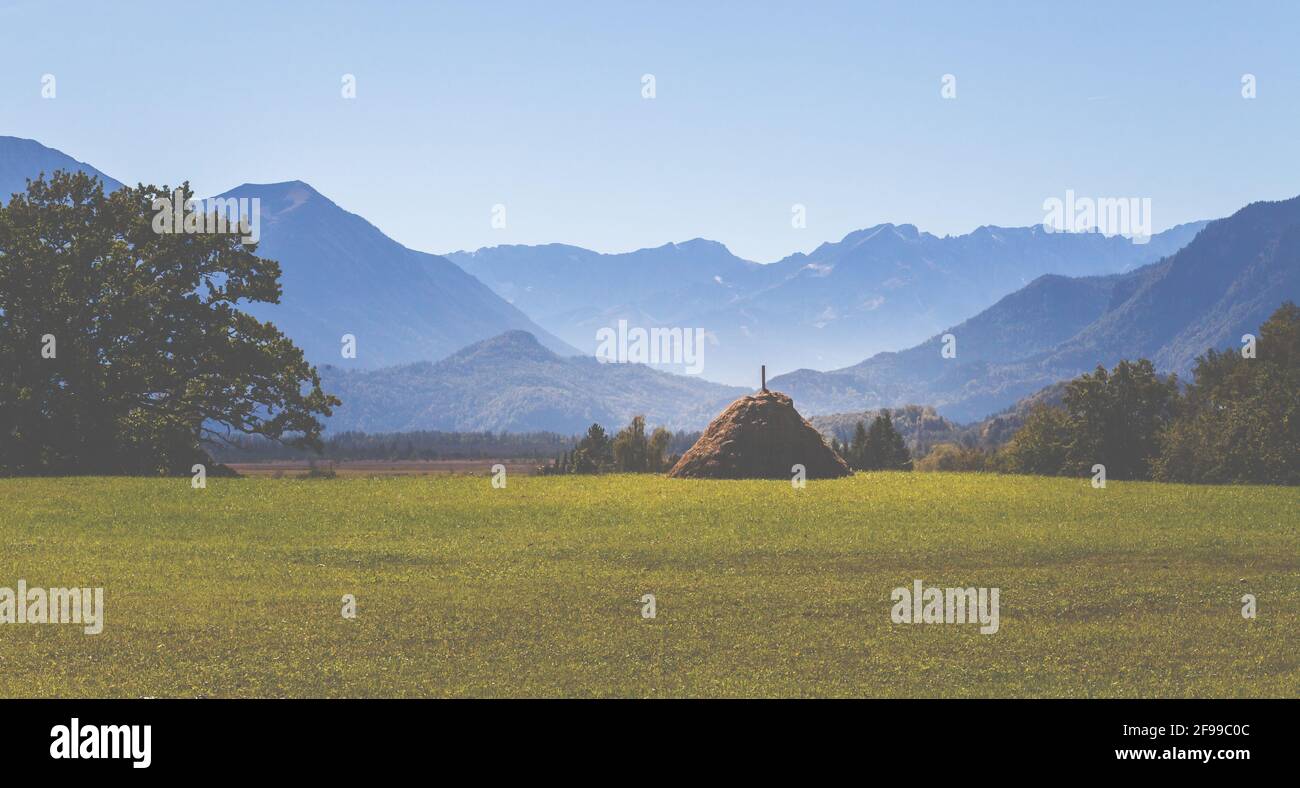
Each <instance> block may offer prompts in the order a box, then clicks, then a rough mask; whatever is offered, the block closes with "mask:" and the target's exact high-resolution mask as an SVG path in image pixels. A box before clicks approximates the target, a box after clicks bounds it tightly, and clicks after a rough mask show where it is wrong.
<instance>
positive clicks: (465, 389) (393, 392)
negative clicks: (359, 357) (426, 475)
mask: <svg viewBox="0 0 1300 788" xmlns="http://www.w3.org/2000/svg"><path fill="white" fill-rule="evenodd" d="M320 373H321V382H322V385H323V386H324V387H325V389H326V390H327V391H329V392H330V393H331V394H334V395H336V396H338V397H339V398H340V399H341V400H342V401H343V404H342V405H341V406H340V407H338V408H336V409H335V414H334V416H333V417H332V418H331V419H329V421H328V422H327V427H328V429H329V431H331V432H341V431H345V430H360V431H363V432H400V431H405V430H443V431H456V432H480V431H491V432H502V431H506V432H527V431H533V430H549V431H552V432H559V433H563V434H575V433H578V432H581V431H583V430H586V428H587V427H589V426H590V425H591V424H592V423H593V422H597V423H600V424H602V425H604V426H605V427H606V429H614V428H618V427H621V426H622V425H624V424H626V423H628V422H629V421H631V420H632V417H633V416H635V415H643V416H645V417H646V420H647V422H648V423H649V424H651V425H654V426H664V427H668V428H670V429H690V428H696V427H699V426H701V425H703V424H706V423H708V421H709V420H710V419H712V418H713V416H714V415H716V414H717V412H718V411H719V410H721V409H722V408H723V407H724V406H725V405H727V404H728V403H730V402H731V401H732V400H734V399H736V398H737V397H739V396H740V395H741V394H745V393H747V392H748V390H747V389H743V388H736V387H732V386H723V385H720V384H717V383H710V382H708V381H705V380H700V379H699V378H694V377H688V376H685V375H673V374H670V373H668V372H663V371H660V370H656V369H651V368H650V367H648V366H645V365H642V364H605V363H601V362H599V361H597V360H596V359H594V358H591V357H584V356H571V357H563V356H560V355H558V354H556V353H554V352H552V351H551V350H549V349H547V348H546V347H543V346H542V344H541V343H539V342H538V341H537V339H536V338H535V337H534V336H533V335H532V334H529V333H527V332H525V331H508V332H506V333H504V334H501V335H500V336H497V337H493V338H491V339H488V340H484V341H482V342H477V343H475V344H473V345H471V346H469V347H467V348H464V349H463V350H460V351H458V352H457V353H454V354H452V355H451V356H449V357H448V358H445V359H443V360H441V361H438V362H427V361H426V362H420V363H418V364H407V365H402V366H397V367H391V368H388V369H379V370H343V369H340V368H338V367H335V366H325V367H321V368H320Z"/></svg>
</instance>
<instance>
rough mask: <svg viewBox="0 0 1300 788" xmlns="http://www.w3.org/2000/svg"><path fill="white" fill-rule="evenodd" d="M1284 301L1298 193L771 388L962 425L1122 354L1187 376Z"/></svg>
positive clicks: (1294, 268) (812, 407)
mask: <svg viewBox="0 0 1300 788" xmlns="http://www.w3.org/2000/svg"><path fill="white" fill-rule="evenodd" d="M1287 299H1290V300H1298V301H1300V198H1295V199H1292V200H1287V201H1284V202H1271V203H1254V204H1252V205H1249V206H1247V207H1245V208H1243V209H1241V210H1240V211H1238V212H1237V213H1236V214H1234V215H1232V216H1231V217H1228V218H1226V219H1220V220H1217V221H1214V222H1210V223H1209V224H1207V225H1206V226H1205V228H1204V229H1203V230H1202V231H1201V232H1200V233H1199V234H1198V235H1197V236H1196V238H1195V240H1193V241H1192V242H1191V243H1189V244H1188V245H1187V246H1186V247H1185V248H1183V249H1181V250H1180V251H1178V252H1177V253H1175V254H1173V255H1172V256H1170V257H1169V258H1167V259H1165V260H1162V261H1160V262H1158V263H1153V264H1150V265H1147V266H1144V267H1142V268H1139V269H1137V270H1135V271H1131V272H1128V273H1124V274H1113V275H1110V276H1102V277H1083V278H1068V277H1060V276H1045V277H1042V278H1039V279H1037V280H1035V281H1034V282H1032V283H1031V284H1030V285H1029V286H1028V287H1025V288H1023V289H1021V290H1019V291H1017V292H1015V293H1012V294H1011V295H1009V296H1006V297H1005V298H1003V299H1001V300H999V301H998V302H997V303H996V304H995V305H993V306H992V307H990V308H989V309H987V310H985V311H983V312H981V313H980V314H978V315H976V316H975V317H973V318H971V319H970V320H967V321H965V322H962V323H959V324H957V325H955V326H953V327H952V328H949V329H947V330H946V331H943V332H941V333H940V334H936V335H935V336H933V337H931V338H930V339H929V340H927V341H925V342H923V343H921V344H919V345H917V346H915V347H912V348H909V349H908V350H905V351H901V352H897V353H879V354H876V355H874V356H872V357H870V358H868V359H867V360H865V361H862V362H860V363H858V364H854V365H852V366H850V367H845V368H842V369H837V370H833V371H831V372H815V371H813V370H798V371H796V372H794V373H791V374H789V375H784V376H780V377H778V378H776V379H775V380H773V381H771V383H772V385H773V386H774V387H776V388H778V389H780V390H782V391H785V392H787V393H789V394H790V395H791V396H793V397H794V398H795V399H796V400H800V401H802V402H803V403H805V404H804V407H805V408H807V409H808V410H809V412H812V413H832V412H840V411H859V410H863V409H869V408H878V407H893V406H898V405H901V404H904V403H914V402H923V403H927V404H931V405H934V406H936V407H937V408H938V410H939V412H940V413H942V414H943V415H945V416H947V417H948V418H951V419H956V420H959V421H970V420H974V419H979V418H982V417H983V416H985V415H987V414H989V413H992V412H995V411H997V410H1000V409H1002V408H1005V407H1007V406H1009V405H1011V404H1013V403H1015V402H1016V401H1017V400H1019V399H1020V398H1022V397H1025V396H1027V395H1030V394H1032V393H1034V392H1036V391H1038V390H1040V389H1042V388H1043V387H1045V386H1048V385H1050V384H1052V383H1053V382H1056V381H1060V380H1063V379H1066V378H1070V377H1074V376H1076V375H1078V374H1080V373H1082V372H1085V371H1089V370H1091V369H1093V368H1094V367H1096V365H1098V364H1105V365H1107V366H1111V365H1113V364H1115V363H1116V362H1117V361H1119V359H1121V358H1130V359H1136V358H1140V357H1146V358H1150V359H1151V360H1152V361H1153V362H1155V363H1156V365H1157V367H1158V368H1160V369H1161V370H1163V371H1166V372H1177V373H1179V374H1180V375H1184V376H1186V375H1187V374H1188V373H1189V372H1190V369H1191V365H1192V362H1193V361H1194V360H1195V358H1196V356H1198V355H1200V354H1201V353H1204V352H1205V350H1206V349H1207V348H1210V347H1219V348H1222V347H1237V346H1239V343H1240V339H1241V336H1242V334H1245V333H1247V332H1254V331H1255V330H1256V329H1257V328H1258V327H1259V325H1260V324H1261V323H1262V322H1263V321H1264V320H1265V319H1266V318H1267V317H1268V315H1269V314H1270V313H1272V311H1273V310H1274V309H1276V308H1277V307H1278V306H1279V305H1280V304H1281V303H1282V301H1284V300H1287ZM945 333H951V334H952V335H953V336H954V337H955V338H956V342H957V345H956V347H957V356H956V358H953V359H944V358H943V357H942V355H941V348H942V345H943V342H942V334H945Z"/></svg>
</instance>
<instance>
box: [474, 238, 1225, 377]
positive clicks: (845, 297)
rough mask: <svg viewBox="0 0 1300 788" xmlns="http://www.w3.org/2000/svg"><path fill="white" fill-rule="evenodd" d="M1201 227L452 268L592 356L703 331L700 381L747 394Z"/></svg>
mask: <svg viewBox="0 0 1300 788" xmlns="http://www.w3.org/2000/svg"><path fill="white" fill-rule="evenodd" d="M1202 226H1204V223H1203V222H1197V223H1193V224H1187V225H1181V226H1179V227H1175V228H1173V229H1170V230H1167V231H1165V232H1163V233H1159V234H1157V235H1155V236H1154V237H1153V238H1152V239H1151V240H1150V242H1149V243H1146V244H1135V243H1133V242H1131V241H1129V240H1128V239H1126V238H1122V237H1115V236H1111V237H1107V236H1103V235H1101V234H1099V233H1048V232H1044V231H1043V230H1042V228H1041V227H1026V228H1002V227H981V228H979V229H978V230H975V231H974V232H972V233H968V234H966V235H960V236H947V237H943V238H940V237H937V236H934V235H931V234H929V233H924V232H920V231H918V230H917V229H916V228H915V227H913V226H911V225H892V224H882V225H878V226H876V227H871V228H868V229H865V230H858V231H856V232H853V233H850V234H849V235H847V236H845V237H844V238H843V239H842V240H840V241H838V242H834V243H825V244H822V245H821V246H819V247H818V248H817V249H816V250H814V251H813V252H812V253H811V254H795V255H791V256H790V257H787V258H785V259H783V260H780V261H778V262H776V263H772V264H770V265H758V264H756V263H752V262H749V261H746V260H742V259H740V258H738V257H736V256H735V255H732V254H731V253H730V252H729V251H727V249H726V247H724V246H723V245H722V244H719V243H716V242H713V241H705V240H702V239H696V240H694V241H688V242H686V243H682V244H668V245H665V246H661V247H657V248H654V249H642V250H640V251H637V252H631V253H627V254H612V255H607V254H598V253H596V252H592V251H589V250H586V249H581V248H579V247H574V246H563V245H558V244H552V245H547V246H501V247H492V248H487V249H480V250H478V251H477V252H456V253H453V254H451V255H449V257H450V258H451V259H452V260H454V261H455V262H457V263H459V264H460V265H462V266H464V267H465V268H466V270H468V271H470V272H471V273H473V274H475V275H476V276H478V277H479V278H480V279H482V280H483V281H484V282H485V283H486V284H488V286H490V287H491V288H493V290H495V291H496V292H497V293H498V294H500V295H501V296H502V297H504V298H506V299H507V300H509V301H511V302H512V303H514V304H516V305H517V306H519V307H520V308H522V309H523V310H524V311H525V312H527V313H528V314H529V315H531V316H532V317H533V318H534V319H535V320H537V322H539V323H540V324H542V325H543V326H545V327H546V328H547V329H549V330H551V331H552V332H554V333H555V334H556V335H557V336H559V337H561V338H562V339H564V340H565V341H567V342H569V343H570V344H572V345H574V346H575V347H577V348H579V349H581V350H583V351H584V352H588V353H590V352H593V351H594V349H595V345H596V331H597V330H598V329H600V328H602V327H607V326H610V327H612V326H615V325H617V322H618V320H620V319H625V320H627V321H629V325H632V326H638V325H639V326H642V327H646V328H648V327H652V326H667V327H681V328H702V329H704V330H706V331H707V332H709V333H710V335H711V336H712V337H713V338H714V339H715V340H716V343H712V342H711V343H710V344H709V345H708V346H707V354H706V362H705V370H704V374H706V375H707V376H709V377H710V378H713V379H717V380H726V381H732V382H745V383H748V382H750V381H752V380H753V378H754V374H755V370H757V368H758V366H759V365H760V364H766V365H767V367H768V369H769V370H770V371H772V372H774V373H776V372H781V371H785V370H792V369H797V368H800V367H813V368H820V369H825V368H827V367H836V366H843V365H846V364H849V363H852V362H853V361H855V360H857V359H861V358H863V357H864V356H866V355H869V354H871V353H873V352H877V351H881V350H890V349H894V348H898V347H906V346H908V345H911V344H914V343H916V342H919V341H921V340H923V339H924V338H925V337H927V336H930V335H931V334H933V333H935V332H936V331H939V330H940V329H942V328H943V327H944V326H948V325H952V323H953V322H954V321H956V320H959V319H961V318H963V317H966V316H969V315H973V314H976V313H977V312H979V311H980V310H982V309H984V308H987V307H988V306H990V305H991V304H993V303H994V302H996V301H997V300H998V299H999V298H1001V297H1002V296H1004V295H1006V294H1007V293H1010V292H1012V291H1014V290H1016V289H1018V288H1020V287H1023V286H1024V285H1026V284H1028V283H1029V282H1031V281H1033V280H1034V279H1036V278H1038V277H1039V276H1042V275H1044V274H1052V273H1055V274H1067V275H1071V276H1083V275H1102V274H1111V273H1117V272H1123V271H1128V270H1131V269H1132V268H1135V267H1137V266H1140V265H1144V264H1147V263H1151V262H1154V261H1156V260H1159V259H1161V258H1162V257H1164V256H1166V255H1168V254H1171V253H1172V252H1174V251H1176V250H1178V249H1179V248H1181V247H1182V246H1184V245H1185V244H1186V243H1187V242H1188V241H1189V240H1191V238H1192V236H1194V235H1195V234H1196V232H1197V230H1199V229H1200V228H1201V227H1202Z"/></svg>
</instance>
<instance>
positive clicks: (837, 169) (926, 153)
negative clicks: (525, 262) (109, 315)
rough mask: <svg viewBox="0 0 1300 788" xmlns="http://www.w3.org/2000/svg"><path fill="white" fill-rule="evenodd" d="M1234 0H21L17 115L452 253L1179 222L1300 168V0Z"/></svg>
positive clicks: (744, 248) (8, 7) (155, 170)
mask: <svg viewBox="0 0 1300 788" xmlns="http://www.w3.org/2000/svg"><path fill="white" fill-rule="evenodd" d="M1210 5H1211V4H1209V3H1187V2H1179V3H1133V2H1118V3H1106V2H1089V3H1085V4H1061V3H1029V2H1025V3H1012V2H996V3H993V2H989V3H976V2H962V3H952V4H947V3H942V4H925V3H903V2H900V3H890V4H868V3H830V2H827V3H817V2H807V3H791V2H780V3H776V2H773V3H739V2H735V3H732V2H727V3H723V2H716V3H714V2H702V1H701V0H695V2H682V3H638V4H631V3H621V2H615V1H614V0H606V2H602V3H570V2H563V3H540V2H528V3H525V2H519V3H514V2H490V3H484V2H473V3H471V2H464V3H413V2H412V3H405V2H390V3H376V2H367V3H362V2H345V3H327V2H310V3H306V2H304V3H292V4H290V3H280V2H260V3H247V4H245V3H240V2H226V3H219V4H215V5H212V4H179V5H174V4H158V3H143V2H139V3H137V2H125V1H124V2H96V3H89V2H87V3H57V2H12V1H10V0H0V134H8V135H13V136H18V137H31V138H34V139H37V140H39V141H40V142H42V143H44V144H46V145H49V146H51V147H55V148H58V149H60V150H62V151H64V152H65V153H68V154H70V155H72V156H74V157H76V158H78V159H81V160H83V161H86V162H88V163H90V164H93V165H94V166H96V167H98V168H99V169H101V170H103V171H105V172H106V173H108V174H110V175H112V176H114V177H116V178H118V179H120V180H123V181H127V182H130V183H135V182H137V181H145V182H151V183H157V184H163V183H175V182H178V181H180V180H183V179H186V178H188V179H189V180H190V181H191V182H192V183H193V184H194V185H195V187H196V189H197V191H198V192H199V193H201V194H213V193H217V192H220V191H224V190H226V189H228V188H230V187H233V186H235V185H238V184H240V183H244V182H255V183H264V182H272V181H283V180H292V179H300V180H304V181H307V182H309V183H311V184H312V185H313V186H315V187H316V188H317V189H319V190H320V191H321V192H322V193H324V194H325V195H326V196H328V197H330V198H331V199H333V200H334V201H335V202H337V203H339V204H340V205H341V206H343V207H344V208H346V209H348V210H351V211H354V212H356V213H359V214H361V215H362V216H364V217H366V218H367V219H369V220H370V221H372V222H373V223H375V224H376V225H377V226H379V227H380V229H382V230H384V231H385V232H386V233H388V234H389V235H391V236H393V237H394V238H396V239H397V240H399V241H401V242H402V243H404V244H406V245H408V246H411V247H414V248H417V249H421V250H425V251H432V252H448V251H453V250H456V249H475V248H478V247H480V246H491V245H496V244H503V243H529V244H531V243H548V242H564V243H573V244H579V245H582V246H587V247H591V248H595V249H598V250H601V251H624V250H629V249H634V248H638V247H643V246H658V245H660V244H663V243H667V242H670V241H681V240H686V239H689V238H693V237H697V236H703V237H707V238H712V239H716V240H719V241H722V242H723V243H725V244H727V245H728V246H729V247H730V248H731V249H732V251H734V252H736V253H737V254H739V255H741V256H744V257H748V258H750V259H755V260H759V261H763V262H767V261H771V260H775V259H777V258H780V257H783V256H785V255H787V254H789V253H791V252H795V251H810V250H811V249H812V248H814V247H815V246H817V245H818V244H819V243H821V242H823V241H826V240H838V239H839V238H840V237H842V236H843V235H844V234H846V233H847V232H849V231H851V230H854V229H857V228H861V227H866V226H870V225H873V224H877V223H880V222H886V221H891V222H898V223H903V222H910V223H913V224H916V225H917V226H918V227H920V228H921V229H923V230H927V231H930V232H933V233H936V234H939V235H943V234H945V233H964V232H969V231H970V230H972V229H973V228H975V227H977V226H979V225H981V224H1000V225H1029V224H1035V223H1038V222H1041V221H1042V219H1043V215H1044V211H1043V208H1042V204H1043V201H1044V200H1045V199H1047V198H1049V197H1053V196H1063V195H1064V192H1065V190H1066V189H1073V190H1074V191H1075V192H1076V193H1077V194H1079V195H1086V196H1097V197H1102V196H1104V197H1150V198H1151V200H1152V214H1153V218H1154V226H1155V229H1156V230H1160V229H1163V228H1166V227H1168V226H1170V225H1172V224H1177V223H1179V222H1184V221H1189V220H1194V219H1200V218H1214V217H1218V216H1223V215H1226V214H1228V213H1231V212H1232V211H1234V210H1236V209H1237V208H1239V207H1241V206H1242V205H1244V204H1245V203H1248V202H1251V201H1254V200H1260V199H1280V198H1284V197H1290V196H1294V195H1296V194H1297V193H1300V177H1297V176H1300V166H1298V165H1300V157H1298V156H1297V150H1298V149H1300V54H1297V30H1298V29H1300V11H1297V10H1296V7H1297V4H1294V3H1275V4H1258V5H1256V4H1249V3H1232V4H1228V3H1221V4H1214V5H1216V6H1218V8H1211V7H1210ZM218 9H220V12H219V11H218ZM1247 73H1249V74H1253V75H1255V78H1256V85H1257V91H1258V96H1257V98H1255V99H1252V100H1247V99H1244V98H1243V97H1242V75H1243V74H1247ZM44 74H53V75H54V76H55V78H56V80H57V82H56V89H57V95H56V98H54V99H44V98H42V97H41V80H42V76H43V75H44ZM344 74H353V75H355V77H356V88H357V97H356V98H355V99H354V100H346V99H344V98H342V97H341V87H342V77H343V75H344ZM644 74H653V75H654V77H655V93H656V96H655V98H653V99H645V98H643V97H642V76H643V75H644ZM945 74H952V75H953V76H954V77H955V78H956V98H954V99H944V98H942V97H941V94H940V90H941V87H942V85H941V80H942V78H943V75H945ZM497 204H502V205H504V206H505V208H506V213H505V217H506V227H505V228H504V229H493V228H492V226H491V218H492V209H493V206H494V205H497ZM795 204H802V205H804V206H806V210H807V227H806V228H805V229H796V228H794V227H792V226H791V206H792V205H795Z"/></svg>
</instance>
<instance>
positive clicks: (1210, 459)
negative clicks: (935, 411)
mask: <svg viewBox="0 0 1300 788" xmlns="http://www.w3.org/2000/svg"><path fill="white" fill-rule="evenodd" d="M1243 342H1244V345H1243V348H1242V350H1240V351H1231V352H1228V351H1218V350H1213V349H1211V350H1209V351H1207V352H1206V353H1205V354H1204V355H1202V356H1200V357H1199V358H1198V359H1197V360H1196V363H1195V365H1194V367H1193V370H1192V379H1191V381H1189V382H1188V383H1186V385H1184V384H1183V383H1182V382H1181V381H1179V380H1178V378H1177V376H1175V375H1161V374H1159V373H1157V372H1156V370H1155V367H1154V366H1153V365H1152V363H1151V362H1150V361H1149V360H1147V359H1139V360H1137V361H1128V360H1123V361H1120V362H1119V363H1118V364H1116V365H1115V367H1114V368H1113V369H1111V370H1107V369H1106V368H1105V367H1102V366H1098V367H1097V369H1096V370H1095V371H1093V372H1091V373H1087V374H1084V375H1081V376H1079V377H1077V378H1075V379H1073V380H1071V381H1070V382H1069V383H1068V384H1067V385H1066V387H1065V394H1064V398H1063V400H1062V402H1061V404H1060V406H1049V405H1040V406H1038V407H1036V408H1035V409H1034V410H1033V411H1031V412H1030V413H1029V415H1028V417H1027V418H1026V419H1025V422H1024V424H1023V426H1021V427H1020V429H1019V430H1018V431H1017V432H1016V433H1015V434H1014V435H1012V437H1011V439H1010V441H1009V442H1008V443H1007V444H1006V445H1005V446H1003V447H1002V448H1001V449H998V450H996V451H994V452H984V451H981V450H979V449H974V448H969V447H962V446H957V445H952V444H947V445H944V446H939V447H936V448H935V449H934V450H933V451H932V452H931V453H930V454H929V455H927V456H926V457H925V458H923V459H922V460H921V461H920V462H918V463H917V467H918V469H920V470H990V471H999V472H1005V473H1027V474H1040V475H1049V476H1085V475H1090V474H1092V473H1093V470H1092V469H1093V467H1094V466H1095V465H1102V466H1104V467H1105V473H1106V477H1107V478H1110V479H1150V480H1156V481H1168V482H1193V483H1219V484H1223V483H1257V484H1289V485H1294V484H1300V308H1297V307H1296V305H1295V304H1293V303H1291V302H1286V303H1284V304H1283V305H1282V306H1281V307H1279V308H1278V309H1277V310H1276V311H1275V312H1274V313H1273V314H1272V315H1271V316H1270V317H1269V318H1268V320H1267V321H1265V323H1264V324H1263V325H1262V326H1261V327H1260V329H1259V333H1258V336H1256V337H1250V336H1247V337H1244V338H1243Z"/></svg>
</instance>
